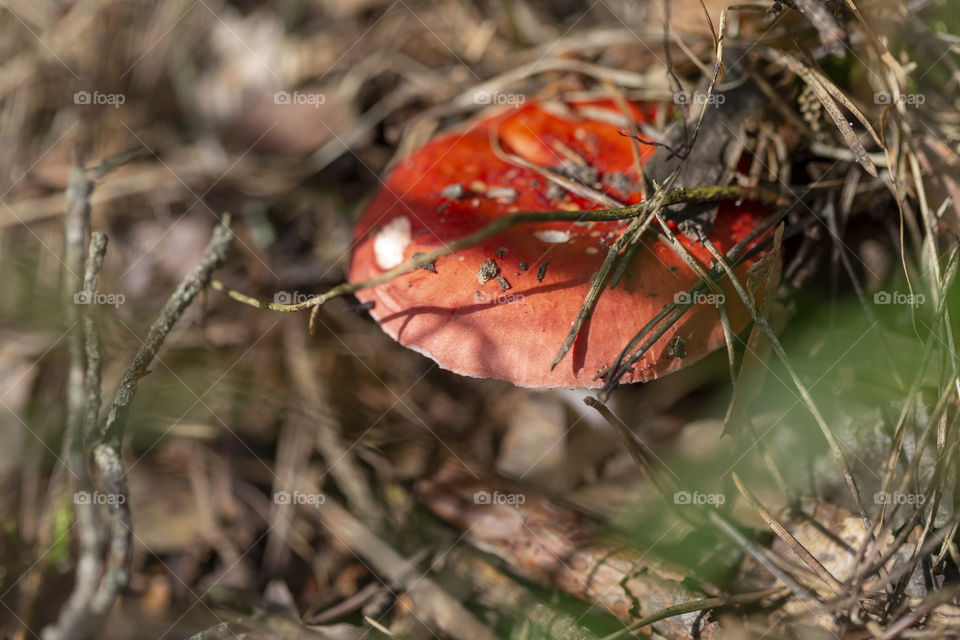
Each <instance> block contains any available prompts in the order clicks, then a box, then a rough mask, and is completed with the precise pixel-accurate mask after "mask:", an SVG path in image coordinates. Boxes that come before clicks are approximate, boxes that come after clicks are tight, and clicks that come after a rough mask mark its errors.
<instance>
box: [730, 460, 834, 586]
mask: <svg viewBox="0 0 960 640" xmlns="http://www.w3.org/2000/svg"><path fill="white" fill-rule="evenodd" d="M732 476H733V482H734V484H736V485H737V489H738V490H739V491H740V493H741V494H742V495H743V497H745V498H746V499H747V500H748V501H749V502H750V504H751V505H753V508H754V509H756V510H757V513H759V514H760V517H761V518H762V519H763V521H764V522H766V523H767V526H769V527H770V529H771V530H772V531H773V532H774V533H775V534H777V537H778V538H780V539H781V540H782V541H783V542H784V543H785V544H786V545H787V546H788V547H790V549H791V550H792V551H793V552H794V553H795V554H797V557H798V558H800V559H801V560H803V561H804V562H805V563H806V565H807V566H808V567H810V568H811V569H812V570H813V572H814V573H816V574H817V575H818V576H820V579H821V580H823V582H824V583H825V584H826V585H827V586H828V587H830V588H831V589H832V590H833V591H834V592H836V593H842V592H843V583H842V582H840V581H839V580H837V579H836V577H834V575H833V574H831V573H830V571H829V570H828V569H827V568H826V567H824V566H823V564H821V562H820V561H819V560H817V559H816V558H815V557H814V556H813V554H812V553H810V552H809V551H808V550H807V548H806V547H804V546H803V545H802V544H800V541H799V540H797V539H796V538H795V537H793V535H791V533H790V532H789V531H787V528H786V527H784V526H783V525H782V524H780V522H779V521H778V520H777V519H776V518H774V517H773V514H771V513H770V512H769V511H768V510H767V508H766V507H764V506H763V503H761V502H760V501H759V500H758V499H757V497H756V496H755V495H753V492H751V491H750V490H749V489H747V488H746V486H744V484H743V481H742V480H741V479H740V476H739V475H737V473H736V472H734V473H733V474H732Z"/></svg>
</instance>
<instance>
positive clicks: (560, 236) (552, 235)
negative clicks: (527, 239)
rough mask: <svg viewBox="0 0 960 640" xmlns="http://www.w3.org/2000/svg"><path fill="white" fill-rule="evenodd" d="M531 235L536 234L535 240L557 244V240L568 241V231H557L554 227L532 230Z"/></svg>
mask: <svg viewBox="0 0 960 640" xmlns="http://www.w3.org/2000/svg"><path fill="white" fill-rule="evenodd" d="M533 235H534V236H536V238H537V240H540V241H542V242H548V243H550V244H557V243H559V242H569V241H570V232H569V231H557V230H556V229H548V230H546V231H534V232H533Z"/></svg>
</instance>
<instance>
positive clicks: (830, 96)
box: [757, 47, 883, 177]
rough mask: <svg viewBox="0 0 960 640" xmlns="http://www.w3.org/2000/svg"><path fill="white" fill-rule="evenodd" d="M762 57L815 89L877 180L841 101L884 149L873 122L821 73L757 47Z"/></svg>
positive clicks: (841, 130)
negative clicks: (780, 66) (838, 104)
mask: <svg viewBox="0 0 960 640" xmlns="http://www.w3.org/2000/svg"><path fill="white" fill-rule="evenodd" d="M757 51H758V53H760V55H762V56H764V57H766V58H767V59H769V60H771V61H773V62H777V63H779V64H782V65H783V66H785V67H786V68H788V69H789V70H790V71H792V72H793V73H795V74H796V75H797V76H799V77H800V78H801V79H802V80H803V81H804V82H805V83H806V85H807V86H808V87H810V88H811V89H813V91H814V93H815V94H816V96H817V99H819V100H820V103H821V104H822V105H823V107H824V109H826V110H827V114H829V116H830V118H831V119H832V120H833V122H834V124H835V125H836V126H837V129H839V131H840V135H841V136H842V137H843V141H844V142H846V143H847V146H849V147H850V150H851V151H853V153H854V155H855V156H856V158H857V162H858V163H860V166H861V167H863V169H864V170H865V171H866V172H867V173H869V174H870V175H871V176H873V177H877V175H878V174H877V167H876V165H875V164H874V163H873V160H871V159H870V154H869V153H867V150H866V148H865V147H864V146H863V143H862V142H860V138H859V137H858V136H857V134H856V132H855V131H854V130H853V128H852V127H851V126H850V123H849V122H848V121H847V118H846V116H845V115H844V114H843V112H842V111H840V107H839V106H837V102H838V101H839V102H840V103H841V104H842V105H843V106H844V107H846V108H847V109H848V110H849V111H850V113H852V114H853V115H854V117H855V118H857V120H859V121H860V122H861V124H863V126H864V127H865V128H866V129H867V131H868V132H869V133H870V135H871V137H873V139H874V141H876V143H877V144H878V145H880V146H881V147H883V143H882V141H881V140H880V138H879V137H878V136H877V133H876V131H874V130H873V126H872V125H871V124H870V121H869V120H867V118H866V116H864V115H863V113H862V112H861V111H860V110H859V109H858V108H857V106H856V105H855V104H853V102H851V101H850V99H849V98H847V97H846V95H845V94H844V93H843V92H842V91H841V90H840V89H839V88H838V87H837V86H836V85H835V84H833V82H831V81H830V79H829V78H827V77H825V76H824V75H823V74H821V73H819V72H818V71H816V70H815V69H812V68H810V67H808V66H807V65H805V64H803V63H802V62H800V61H799V60H797V59H796V58H794V57H793V56H791V55H789V54H787V53H784V52H783V51H779V50H777V49H770V48H767V47H758V49H757Z"/></svg>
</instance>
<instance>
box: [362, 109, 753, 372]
mask: <svg viewBox="0 0 960 640" xmlns="http://www.w3.org/2000/svg"><path fill="white" fill-rule="evenodd" d="M630 107H631V109H632V111H633V113H632V114H631V116H632V117H633V118H634V119H635V120H636V121H637V122H644V121H647V120H649V119H651V117H652V115H653V113H654V112H655V111H654V110H655V109H656V107H655V106H649V105H640V104H631V105H630ZM623 120H624V115H623V113H622V112H621V111H620V110H619V109H618V108H617V106H616V105H615V104H614V103H613V102H612V101H608V100H592V101H589V102H585V101H580V102H559V101H552V102H545V101H534V100H531V101H528V102H526V103H525V104H524V105H522V106H520V107H517V108H508V109H502V110H499V111H494V112H493V113H486V114H481V115H480V116H479V117H478V118H476V119H474V120H472V121H471V122H469V123H468V124H467V125H466V126H465V127H463V128H461V129H459V130H455V131H451V132H447V133H444V134H441V135H439V136H437V137H435V138H433V139H432V140H430V141H429V142H427V143H426V144H425V145H424V146H422V147H420V148H419V149H418V150H416V151H414V152H413V153H412V154H410V155H409V156H408V157H407V158H406V159H404V160H402V161H401V162H399V163H398V164H397V165H396V167H395V168H394V169H393V171H392V172H391V173H390V175H389V176H388V177H387V179H386V182H385V184H384V186H383V187H382V188H381V189H380V191H379V192H378V193H377V194H376V196H375V197H374V199H373V200H372V202H371V203H370V204H369V206H368V207H367V208H366V210H365V211H364V213H363V215H362V216H361V218H360V220H359V221H358V223H357V225H356V228H355V238H354V240H355V244H354V250H353V254H352V257H351V260H350V267H349V272H350V273H349V275H350V280H351V282H354V283H358V282H361V281H364V280H367V279H370V278H373V277H375V276H378V275H381V274H382V273H384V272H385V271H387V270H389V269H391V268H393V267H396V266H397V265H399V264H401V263H402V262H403V261H405V260H408V259H410V258H411V257H412V256H414V255H415V254H418V253H420V252H428V251H432V250H436V249H437V248H440V247H443V246H444V245H445V244H449V243H450V242H452V241H454V240H456V239H458V238H461V237H463V236H465V235H467V234H469V233H471V232H475V231H477V230H478V229H480V228H481V227H483V226H485V225H486V224H488V223H489V222H490V221H492V220H494V219H496V218H498V217H500V216H504V215H509V214H510V213H513V212H517V211H553V210H567V211H572V210H587V209H595V208H600V207H601V204H600V203H602V202H603V201H604V198H612V199H615V200H616V201H619V202H627V203H636V202H639V201H640V200H641V198H642V196H641V187H640V181H641V177H640V176H638V174H637V169H636V163H635V158H634V151H633V148H632V145H633V143H632V142H631V140H630V139H629V138H627V137H625V136H623V135H621V134H620V133H619V129H620V128H621V127H622V122H623ZM618 123H620V124H618ZM491 136H495V140H496V143H498V146H499V147H500V149H496V148H495V145H494V143H493V142H492V140H491ZM650 153H651V149H650V147H641V148H640V154H641V156H642V157H643V158H644V159H645V158H646V157H647V156H648V155H649V154H650ZM506 154H511V155H512V156H514V157H513V158H511V157H510V156H508V155H506ZM516 157H519V159H520V160H518V159H517V158H516ZM544 168H546V169H547V171H546V172H545V171H544ZM551 175H558V176H563V177H564V179H563V180H561V179H558V180H551V179H550V176H551ZM564 180H566V182H564ZM569 181H574V182H575V183H576V184H575V185H573V186H575V187H577V188H574V189H573V191H575V193H574V192H571V190H570V182H569ZM557 184H561V185H566V188H557ZM579 187H583V188H582V189H581V188H579ZM506 193H509V194H510V196H511V197H510V198H504V197H503V194H506ZM591 193H595V194H599V195H598V196H597V197H594V198H590V195H591ZM598 200H599V201H600V203H598ZM765 213H766V209H765V208H764V207H763V206H761V205H757V204H754V203H749V202H748V203H743V204H741V205H740V206H737V205H735V204H734V203H732V202H724V203H721V204H720V206H719V210H718V214H717V216H716V219H715V221H714V224H713V226H712V228H711V229H710V230H709V232H708V233H707V236H708V237H709V239H710V240H711V241H712V242H713V243H714V245H716V247H717V249H718V250H719V251H721V252H726V251H727V250H729V249H730V248H731V247H732V246H733V245H734V244H736V243H737V242H738V241H740V240H741V239H743V238H744V237H745V236H747V235H748V234H749V233H750V232H751V231H753V230H754V229H755V228H756V227H757V226H758V225H759V223H760V222H761V220H762V219H763V217H764V214H765ZM627 224H628V222H625V221H612V222H544V223H536V224H525V225H516V226H512V227H509V228H508V229H506V230H504V231H502V232H500V233H497V234H495V235H493V236H491V237H489V238H487V239H486V240H484V241H481V242H479V243H477V244H475V245H473V246H470V247H468V248H465V249H460V250H458V251H456V252H455V253H452V254H450V255H447V256H444V257H442V258H440V259H438V260H436V262H435V263H434V264H433V269H432V270H424V269H416V270H413V271H412V272H410V273H407V274H405V275H402V276H399V277H396V278H394V279H392V280H389V281H387V282H384V283H381V284H379V285H376V286H372V287H369V288H366V289H362V290H360V291H358V292H357V297H358V298H359V299H360V301H361V302H363V303H371V302H372V303H374V305H373V307H372V309H371V310H370V313H371V315H372V316H373V317H374V318H375V319H376V320H377V321H378V322H379V323H380V326H381V327H382V328H383V330H384V331H385V332H386V333H387V334H388V335H390V336H391V337H393V338H394V339H396V340H398V341H399V342H400V343H401V344H403V345H405V346H407V347H409V348H411V349H413V350H415V351H418V352H419V353H422V354H423V355H425V356H427V357H430V358H432V359H433V360H435V361H436V362H437V363H438V364H439V365H440V366H441V367H443V368H444V369H448V370H450V371H453V372H455V373H458V374H461V375H465V376H474V377H481V378H497V379H502V380H508V381H510V382H512V383H514V384H516V385H518V386H522V387H535V388H548V387H550V388H586V387H599V386H601V385H602V380H599V379H597V373H598V372H599V371H601V370H603V369H605V368H606V367H609V366H611V365H613V364H614V363H615V362H616V359H617V356H618V354H619V353H620V351H621V350H622V349H623V347H624V346H625V345H626V344H627V343H628V342H629V341H630V340H631V339H632V338H633V337H634V335H635V334H636V333H637V332H638V331H639V330H640V329H641V328H642V327H643V326H644V325H645V324H646V323H647V322H648V321H649V320H650V319H651V318H653V317H654V316H655V315H656V314H657V313H659V312H660V311H661V310H662V309H663V307H664V306H665V305H667V304H670V303H673V302H674V301H675V300H676V299H678V298H677V296H685V295H688V294H687V292H688V290H689V289H690V288H691V287H692V286H693V285H694V284H695V283H696V282H697V281H698V277H697V275H696V274H695V273H694V272H693V271H692V270H691V269H690V268H689V267H688V266H687V265H686V264H685V263H684V261H683V260H682V259H681V258H680V257H678V256H677V255H676V253H675V252H674V251H673V250H671V249H670V248H669V247H668V246H667V245H666V244H665V243H664V242H662V241H660V240H655V239H654V238H652V237H646V236H645V237H644V244H643V245H642V246H641V247H639V249H638V250H637V251H636V253H635V254H634V257H633V260H632V262H631V264H630V265H629V266H628V267H627V269H626V271H625V272H624V274H623V276H622V277H621V279H620V281H619V282H618V283H617V284H616V286H615V287H613V288H609V287H606V288H605V289H604V291H603V293H602V295H601V296H600V298H599V301H598V302H597V304H596V307H595V309H594V311H593V313H592V317H591V318H590V319H589V320H587V321H586V323H585V324H584V325H583V327H582V329H581V331H580V333H579V335H578V337H577V339H576V341H575V342H574V344H573V347H572V349H570V352H569V353H568V354H567V355H566V357H565V358H564V359H563V360H561V361H560V363H559V364H558V365H557V366H555V367H553V368H551V364H552V362H553V359H554V356H555V355H556V354H557V351H558V349H559V347H560V345H561V344H562V343H563V341H564V338H565V337H566V336H567V334H568V332H569V331H570V329H571V323H572V322H573V320H574V319H575V318H576V316H577V312H578V311H579V309H580V306H581V304H582V303H583V300H584V296H585V295H586V294H587V292H588V290H589V288H590V283H591V278H592V276H593V275H594V274H595V273H596V272H597V270H598V269H599V268H600V265H601V263H602V261H603V259H604V255H605V254H606V252H607V250H608V248H609V247H610V246H611V243H612V242H614V241H615V240H616V239H617V238H618V237H619V236H620V235H621V233H622V232H623V230H624V229H625V227H626V225H627ZM648 235H652V234H648ZM678 239H679V241H680V242H681V243H682V244H683V245H684V246H685V247H686V249H687V250H688V251H689V252H690V254H692V255H693V256H694V257H695V258H696V259H697V260H698V261H699V262H700V263H701V264H702V265H704V266H705V268H709V266H710V264H711V254H710V252H709V251H708V250H707V249H706V248H705V247H704V246H703V245H702V244H701V243H700V242H699V241H695V240H691V239H690V238H687V237H685V236H682V235H680V234H678ZM750 264H751V262H750V261H746V262H744V263H743V264H741V265H740V266H738V267H737V268H736V270H735V271H736V273H737V275H738V276H739V277H740V278H741V279H742V280H745V279H746V278H745V276H746V273H747V269H748V267H749V265H750ZM724 287H725V291H726V300H727V302H728V307H729V312H730V319H731V324H732V326H733V329H734V330H735V331H739V330H741V329H742V328H743V327H744V326H746V323H747V321H748V320H749V316H748V314H747V312H746V310H745V309H744V308H743V306H742V305H741V304H740V303H739V300H738V298H737V296H736V294H735V292H734V290H733V288H732V287H731V286H730V285H729V283H728V282H727V283H725V284H724ZM695 302H696V304H694V305H693V307H692V308H691V309H690V310H689V311H688V312H687V313H686V314H685V315H684V316H683V317H682V318H681V320H680V321H679V322H678V323H677V324H675V325H674V326H673V327H672V328H670V329H669V330H668V331H667V332H666V333H665V334H664V335H663V336H662V337H661V338H660V340H659V341H658V342H657V343H656V344H654V346H653V347H652V348H651V349H650V350H649V351H648V352H647V353H646V355H645V356H644V357H643V358H642V359H641V360H639V361H638V362H637V363H635V365H634V366H633V368H632V369H631V370H630V371H629V372H628V373H627V374H626V375H625V376H623V378H621V382H637V381H648V380H651V379H654V378H657V377H659V376H662V375H664V374H667V373H669V372H672V371H675V370H677V369H680V368H682V367H684V366H686V365H688V364H691V363H693V362H695V361H697V360H699V359H700V358H702V357H704V356H705V355H707V354H709V353H710V352H712V351H714V350H716V349H718V348H719V347H721V346H722V345H723V344H724V338H723V328H722V325H721V321H720V314H719V312H718V310H717V308H716V306H715V304H713V303H715V302H716V300H713V299H711V297H710V296H704V297H703V298H702V299H698V300H696V301H695Z"/></svg>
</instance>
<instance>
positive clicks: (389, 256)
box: [373, 216, 410, 269]
mask: <svg viewBox="0 0 960 640" xmlns="http://www.w3.org/2000/svg"><path fill="white" fill-rule="evenodd" d="M409 244H410V219H409V218H407V217H406V216H400V217H398V218H394V219H393V220H391V221H390V222H388V223H387V224H385V225H383V228H382V229H380V232H379V233H378V234H377V237H376V238H374V240H373V254H374V256H375V257H376V260H377V266H378V267H380V268H381V269H392V268H393V267H395V266H397V265H398V264H400V263H401V262H403V251H404V250H405V249H406V248H407V245H409Z"/></svg>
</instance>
